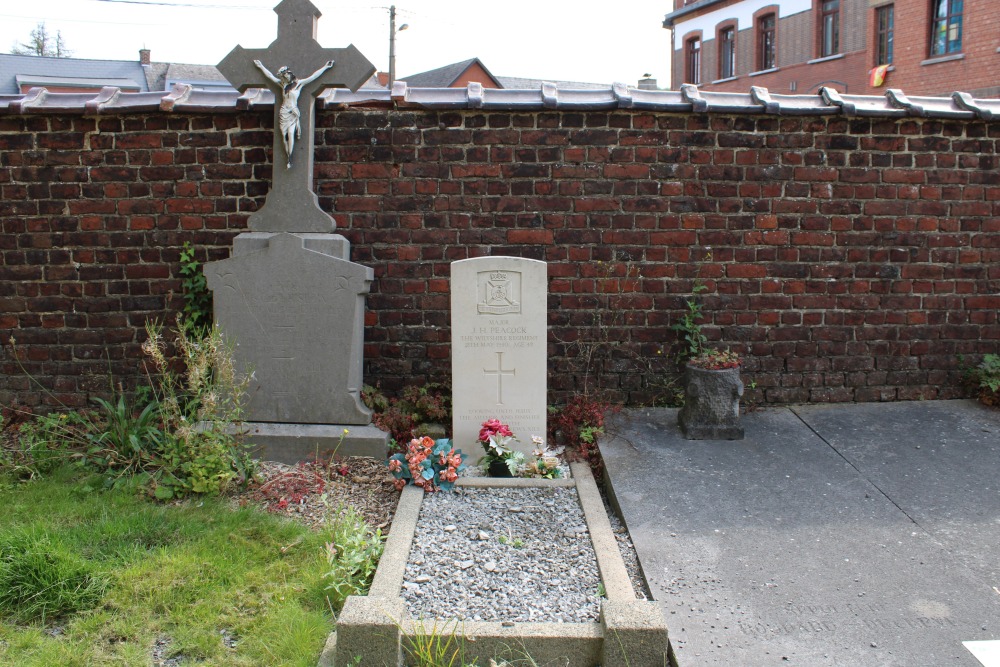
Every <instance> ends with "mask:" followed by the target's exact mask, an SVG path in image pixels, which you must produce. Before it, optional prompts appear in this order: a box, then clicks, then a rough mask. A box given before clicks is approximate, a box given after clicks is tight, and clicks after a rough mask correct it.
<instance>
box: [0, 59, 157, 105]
mask: <svg viewBox="0 0 1000 667" xmlns="http://www.w3.org/2000/svg"><path fill="white" fill-rule="evenodd" d="M19 78H20V80H21V81H23V82H24V83H26V84H28V85H32V86H44V85H48V86H61V87H67V88H100V87H102V86H115V87H117V88H121V89H122V90H131V91H135V92H146V91H148V90H149V86H148V83H147V82H146V74H145V72H144V71H143V68H142V65H140V64H139V61H138V60H87V59H84V58H48V57H45V56H14V55H9V54H0V95H4V94H13V93H19V92H20V91H21V88H20V86H19Z"/></svg>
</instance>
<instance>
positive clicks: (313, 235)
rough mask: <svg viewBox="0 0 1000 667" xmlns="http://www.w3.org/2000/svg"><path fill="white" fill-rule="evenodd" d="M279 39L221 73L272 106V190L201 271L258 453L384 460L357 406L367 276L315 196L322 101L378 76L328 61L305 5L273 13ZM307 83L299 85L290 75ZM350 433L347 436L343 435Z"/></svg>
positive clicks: (340, 54)
mask: <svg viewBox="0 0 1000 667" xmlns="http://www.w3.org/2000/svg"><path fill="white" fill-rule="evenodd" d="M275 12H277V14H278V38H277V39H276V40H275V41H274V42H273V43H272V44H271V46H270V47H268V48H267V49H252V50H247V49H243V48H242V47H239V46H237V47H236V48H235V49H233V51H232V52H231V53H230V54H229V55H228V56H226V58H225V59H224V60H223V61H222V62H221V63H219V70H220V71H221V72H222V73H223V74H224V75H225V76H226V78H227V79H229V81H230V83H232V84H233V85H234V86H235V87H236V88H238V89H239V90H240V91H245V90H246V89H247V88H251V87H267V88H270V89H271V91H272V92H273V93H274V95H275V104H274V107H275V111H274V118H275V123H274V124H275V138H274V166H273V172H272V177H273V182H272V187H271V191H270V193H269V194H268V196H267V200H266V202H265V204H264V206H262V207H261V208H260V210H258V211H257V212H256V213H254V214H253V215H252V216H250V229H251V230H252V231H250V232H247V233H244V234H240V235H239V236H237V237H236V239H235V241H234V243H233V256H232V257H231V258H229V259H226V260H222V261H219V262H211V263H209V264H207V265H206V266H205V276H206V277H207V279H208V284H209V287H210V288H211V289H212V292H213V298H214V303H215V308H214V310H215V322H216V324H218V326H219V327H220V328H221V329H222V331H223V333H224V334H225V336H226V337H227V338H228V339H230V340H232V341H233V342H234V343H235V358H236V361H237V363H238V365H239V366H240V367H241V368H243V369H245V370H248V371H252V373H253V376H252V378H253V379H252V381H251V384H250V387H249V389H248V395H247V405H246V413H245V419H246V425H245V426H246V432H247V437H248V440H249V443H250V444H251V446H254V447H260V448H263V450H264V453H263V455H265V456H266V457H268V458H270V459H274V460H280V461H289V462H291V461H296V460H301V459H304V458H307V457H310V456H313V455H315V454H321V455H322V454H323V453H325V452H329V451H332V450H334V449H337V448H338V447H339V449H338V451H339V453H341V454H345V455H370V456H384V455H385V453H386V445H387V438H388V436H387V434H385V433H383V432H382V431H380V430H379V429H377V428H375V427H373V426H370V425H369V424H370V423H371V411H370V410H368V409H367V408H366V407H365V406H364V405H363V404H362V402H361V396H360V391H361V383H362V347H363V341H364V295H365V294H367V293H368V290H369V286H370V285H371V282H372V280H373V277H374V276H373V272H372V270H371V269H370V268H368V267H365V266H361V265H360V264H354V263H352V262H350V261H349V256H350V244H349V243H348V241H347V239H345V238H344V237H343V236H341V235H339V234H333V233H330V232H332V231H333V230H334V229H335V228H336V224H335V223H334V221H333V218H331V217H330V216H329V215H328V214H327V213H326V212H325V211H323V210H322V209H321V208H320V207H319V203H318V200H317V198H316V195H315V194H314V193H313V191H312V165H313V139H314V137H313V119H314V108H315V96H316V95H317V94H319V93H320V92H321V91H322V90H323V89H324V88H328V87H348V88H350V89H351V90H357V89H358V88H359V87H360V86H361V84H362V83H364V82H365V81H366V80H367V79H368V78H369V77H370V76H371V75H372V73H373V72H374V71H375V68H374V67H373V66H372V64H371V63H370V62H368V60H367V59H365V57H364V56H362V55H361V54H360V53H359V52H358V51H357V49H355V48H354V47H353V46H349V47H347V48H346V49H324V48H322V47H320V46H319V44H318V43H317V42H316V40H315V35H316V21H317V19H318V18H319V16H320V13H319V11H318V10H317V9H316V7H315V6H314V5H313V4H312V3H311V2H309V0H284V1H283V2H281V3H280V4H279V5H278V6H277V7H275ZM296 72H298V73H302V74H304V77H303V78H302V79H301V80H300V79H298V78H296V76H295V73H296ZM345 431H346V432H347V434H346V435H345Z"/></svg>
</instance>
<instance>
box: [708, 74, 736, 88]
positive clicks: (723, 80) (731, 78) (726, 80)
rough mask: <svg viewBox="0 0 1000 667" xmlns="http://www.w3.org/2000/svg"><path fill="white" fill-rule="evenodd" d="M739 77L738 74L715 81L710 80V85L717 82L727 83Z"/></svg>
mask: <svg viewBox="0 0 1000 667" xmlns="http://www.w3.org/2000/svg"><path fill="white" fill-rule="evenodd" d="M739 78H740V77H738V76H731V77H728V78H725V79H716V80H715V81H713V82H712V85H713V86H714V85H715V84H717V83H729V82H730V81H736V80H738V79H739Z"/></svg>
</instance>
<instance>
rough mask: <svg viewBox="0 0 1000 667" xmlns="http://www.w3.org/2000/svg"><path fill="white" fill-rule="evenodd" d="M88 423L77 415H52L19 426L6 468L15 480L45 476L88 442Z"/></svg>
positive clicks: (84, 418)
mask: <svg viewBox="0 0 1000 667" xmlns="http://www.w3.org/2000/svg"><path fill="white" fill-rule="evenodd" d="M90 432H91V422H90V420H89V419H88V418H87V416H86V415H85V414H82V413H79V412H53V413H51V414H48V415H40V416H37V417H34V418H32V419H31V420H30V421H27V422H25V423H24V424H22V425H21V428H20V431H19V432H18V437H17V440H16V444H15V449H14V451H13V452H11V453H10V454H9V461H8V465H9V466H10V470H11V472H13V473H14V475H15V476H16V477H18V478H22V479H23V478H31V477H35V476H37V475H45V474H48V473H50V472H52V471H53V470H55V469H56V468H58V467H60V466H62V465H65V464H66V463H67V462H69V461H70V460H71V459H72V458H73V454H74V450H79V449H81V448H83V447H85V446H86V445H87V443H88V442H89V440H88V435H89V434H90Z"/></svg>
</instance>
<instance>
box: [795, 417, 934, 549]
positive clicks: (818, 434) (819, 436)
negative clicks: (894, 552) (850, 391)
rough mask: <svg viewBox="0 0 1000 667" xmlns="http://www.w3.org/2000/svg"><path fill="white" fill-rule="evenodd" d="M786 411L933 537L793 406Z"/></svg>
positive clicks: (904, 514) (927, 533) (918, 526)
mask: <svg viewBox="0 0 1000 667" xmlns="http://www.w3.org/2000/svg"><path fill="white" fill-rule="evenodd" d="M788 411H789V412H791V413H792V414H793V415H795V416H796V417H797V418H798V420H799V421H800V422H802V423H803V424H804V425H805V427H806V428H807V429H809V430H810V431H812V432H813V434H814V435H815V436H816V437H817V438H819V439H820V440H822V441H823V443H825V444H826V446H827V447H829V448H830V449H832V450H833V451H834V452H835V453H836V454H837V456H839V457H840V458H842V459H843V460H844V462H845V463H847V465H849V466H851V467H852V468H854V470H855V472H857V473H858V475H860V476H861V479H863V480H865V481H866V482H868V483H869V484H871V485H872V486H873V487H874V488H875V490H876V491H878V492H879V493H881V494H882V497H883V498H885V499H886V500H888V501H889V502H890V503H892V505H893V507H895V508H896V509H898V510H899V511H900V512H901V513H902V514H903V516H905V517H906V518H907V519H909V520H910V522H911V523H912V524H913V525H914V526H916V527H917V528H919V529H920V530H921V531H922V532H923V533H924V534H926V535H928V536H931V537H933V535H932V534H931V532H930V531H928V530H927V529H926V528H924V527H923V526H921V525H920V523H919V522H918V521H917V520H916V519H914V518H913V517H912V516H910V514H909V512H907V511H906V510H904V509H903V508H902V507H901V506H900V505H899V503H897V502H896V501H895V500H893V499H892V498H891V497H890V496H889V494H888V493H886V492H885V491H883V490H882V488H881V487H880V486H879V485H878V484H876V483H875V481H874V480H873V479H872V478H870V477H869V476H868V475H866V474H865V473H863V472H861V468H859V467H858V466H856V465H854V462H853V461H851V460H850V459H849V458H847V457H846V456H844V454H843V453H842V452H841V451H840V450H839V449H837V448H836V447H835V446H834V445H833V443H832V442H830V441H829V440H827V439H826V438H824V437H823V436H822V435H820V433H819V431H817V430H816V429H814V428H813V427H812V424H810V423H809V422H807V421H806V420H805V419H804V418H803V417H802V415H800V414H799V413H798V412H796V411H795V408H794V407H792V406H789V407H788Z"/></svg>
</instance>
